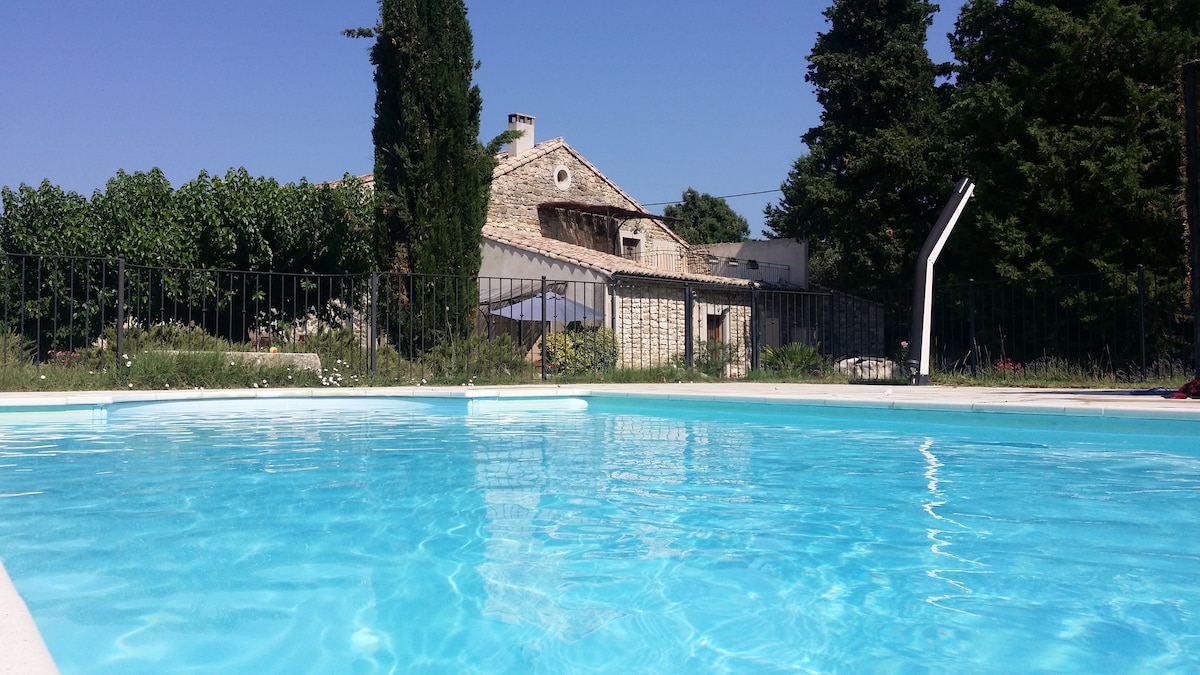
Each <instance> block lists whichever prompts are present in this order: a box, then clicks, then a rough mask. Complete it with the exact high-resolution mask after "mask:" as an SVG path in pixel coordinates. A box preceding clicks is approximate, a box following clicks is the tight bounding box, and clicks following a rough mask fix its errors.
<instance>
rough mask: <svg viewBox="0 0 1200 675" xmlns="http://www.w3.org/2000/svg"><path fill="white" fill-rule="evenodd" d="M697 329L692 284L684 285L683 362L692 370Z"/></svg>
mask: <svg viewBox="0 0 1200 675" xmlns="http://www.w3.org/2000/svg"><path fill="white" fill-rule="evenodd" d="M693 337H695V329H694V328H693V327H692V285H691V284H684V285H683V362H684V363H685V364H686V365H687V367H688V370H691V369H692V367H693V366H694V365H695V359H696V350H695V347H694V346H693V345H692V338H693Z"/></svg>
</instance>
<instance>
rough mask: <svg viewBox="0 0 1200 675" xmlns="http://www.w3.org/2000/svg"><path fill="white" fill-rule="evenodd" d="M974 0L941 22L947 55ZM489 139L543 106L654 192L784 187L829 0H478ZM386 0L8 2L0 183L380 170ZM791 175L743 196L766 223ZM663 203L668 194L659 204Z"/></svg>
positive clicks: (938, 39) (0, 20)
mask: <svg viewBox="0 0 1200 675" xmlns="http://www.w3.org/2000/svg"><path fill="white" fill-rule="evenodd" d="M960 4H961V3H960V2H959V1H958V0H950V1H949V2H946V3H944V5H945V7H946V8H947V9H945V10H943V12H942V13H941V14H940V15H939V17H938V20H937V24H936V25H935V27H934V29H933V30H932V31H931V35H932V38H933V39H932V40H931V44H930V48H931V50H932V51H933V54H934V57H935V58H936V59H948V58H949V49H948V47H947V45H946V40H945V37H944V36H945V34H946V33H947V32H949V31H950V30H951V29H952V27H953V22H954V18H955V16H954V15H955V14H956V13H957V8H958V6H959V5H960ZM467 5H468V7H469V18H470V20H471V26H472V30H473V32H474V36H475V58H476V59H477V60H479V61H481V62H482V64H483V67H482V68H481V69H480V70H479V71H477V72H476V81H477V83H478V84H479V85H480V87H481V89H482V91H483V100H484V108H483V128H482V135H483V140H485V141H486V140H487V139H490V138H491V137H493V136H495V135H496V134H498V133H500V132H501V131H503V130H504V128H505V123H506V115H507V114H508V113H510V112H521V113H526V114H529V115H533V116H535V117H536V118H537V127H536V135H537V139H538V140H547V139H550V138H554V137H556V136H562V137H564V138H565V139H566V141H567V142H568V143H570V144H571V145H572V146H573V147H574V148H575V149H576V150H578V151H579V152H581V153H582V154H583V155H584V156H585V157H587V158H588V159H589V160H591V161H592V163H593V164H595V165H596V166H597V167H598V168H599V169H600V170H601V171H603V172H604V173H605V174H606V175H608V176H609V178H611V179H613V180H614V181H616V182H617V184H618V185H620V186H621V187H623V188H624V189H625V190H626V191H627V192H629V193H630V194H631V195H633V197H634V198H635V199H637V200H639V201H640V202H642V203H643V204H654V203H657V202H666V201H670V200H677V199H679V195H680V193H681V192H682V191H683V190H684V189H685V188H687V187H689V186H691V187H694V188H696V189H697V190H699V191H701V192H708V193H710V194H714V195H732V194H738V193H745V192H757V191H762V190H772V189H776V188H778V187H779V184H780V183H781V182H782V181H783V180H784V178H785V177H786V175H787V171H788V169H789V168H790V167H791V163H792V161H793V160H794V159H795V158H796V157H797V156H799V155H800V154H801V152H802V151H803V147H802V145H801V143H800V135H801V134H803V133H804V132H805V131H806V130H807V129H808V128H809V127H812V126H814V125H815V124H817V123H818V121H819V116H820V109H819V108H818V107H817V105H816V99H815V96H814V95H813V92H812V88H811V87H810V86H809V85H808V84H806V83H805V82H804V72H805V67H806V62H805V57H806V55H807V54H808V53H809V51H810V50H811V49H812V45H813V41H814V39H815V38H816V35H817V32H818V31H821V30H824V29H825V26H826V24H825V23H824V19H823V17H822V16H821V12H822V11H823V10H824V8H825V7H826V5H827V3H825V2H821V1H818V0H754V1H752V2H746V3H731V2H727V1H720V2H718V1H716V0H652V1H647V0H605V2H586V3H585V2H563V1H562V0H557V1H551V0H522V1H520V2H517V1H515V0H469V1H468V3H467ZM377 16H378V3H377V0H338V1H336V2H331V1H329V0H322V1H319V2H318V1H315V0H289V1H286V2H285V1H284V0H208V1H206V2H173V1H170V2H164V1H162V0H121V1H119V2H94V1H89V0H55V1H54V2H49V1H47V2H41V1H35V2H17V1H15V0H4V2H0V64H2V65H3V72H4V77H3V79H2V80H0V186H9V187H13V188H15V187H16V186H17V185H19V184H20V183H27V184H30V185H36V184H38V183H40V182H41V181H42V180H43V179H49V180H50V181H51V182H52V183H54V184H57V185H59V186H61V187H63V188H64V189H67V190H73V191H76V192H79V193H81V194H84V195H88V196H90V195H91V193H92V191H93V190H96V189H98V188H102V187H103V186H104V183H105V181H107V180H108V179H109V178H111V177H112V176H113V175H114V174H115V173H116V171H117V170H118V169H124V170H125V171H128V172H132V171H144V170H148V169H150V168H152V167H155V166H157V167H159V168H161V169H162V170H163V171H164V172H165V173H166V175H167V177H168V179H170V181H171V183H172V184H173V185H175V186H176V187H178V186H179V185H181V184H183V183H185V182H187V181H189V180H191V179H193V178H195V177H196V176H197V174H199V172H200V171H201V170H202V169H203V170H207V171H208V172H210V173H217V174H224V173H225V171H226V170H227V169H229V168H230V167H240V166H244V167H246V169H248V170H249V171H250V172H251V173H252V174H254V175H264V176H271V177H274V178H276V179H278V180H279V181H280V182H294V181H298V180H299V179H300V178H302V177H305V178H307V179H308V180H309V181H313V182H316V181H323V180H330V179H334V178H340V177H341V176H342V175H343V174H345V173H347V172H349V173H354V174H361V173H367V172H369V171H371V169H372V163H373V160H372V152H373V150H372V145H371V124H372V117H373V106H374V96H375V92H374V84H373V82H372V68H371V64H370V62H369V61H368V58H367V49H368V47H369V44H370V43H369V41H368V40H351V39H348V38H345V37H342V36H341V35H340V34H339V31H340V30H341V29H342V28H347V27H351V26H366V25H373V24H374V23H375V21H376V19H377ZM776 198H777V195H776V194H766V195H756V196H749V197H739V198H732V199H730V200H729V203H730V204H731V205H732V206H733V207H734V209H736V210H737V211H738V212H739V213H741V214H742V215H744V216H745V217H746V218H747V219H748V220H749V221H750V223H751V227H752V230H753V231H754V232H756V233H757V232H758V230H759V229H760V227H761V224H762V209H763V207H764V206H765V205H766V204H767V203H768V202H771V201H773V200H774V199H776ZM649 208H651V209H652V210H655V211H661V206H651V207H649Z"/></svg>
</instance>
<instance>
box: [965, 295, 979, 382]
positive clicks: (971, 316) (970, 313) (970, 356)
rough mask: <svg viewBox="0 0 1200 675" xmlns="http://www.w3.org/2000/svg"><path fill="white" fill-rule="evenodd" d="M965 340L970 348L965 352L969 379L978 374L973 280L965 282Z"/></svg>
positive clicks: (977, 343) (977, 342)
mask: <svg viewBox="0 0 1200 675" xmlns="http://www.w3.org/2000/svg"><path fill="white" fill-rule="evenodd" d="M967 332H968V333H970V335H968V336H967V338H968V339H969V340H970V341H971V346H970V349H969V351H968V352H967V362H968V363H969V364H970V366H971V377H975V376H977V375H978V374H979V341H978V340H977V339H976V338H975V280H974V279H968V280H967Z"/></svg>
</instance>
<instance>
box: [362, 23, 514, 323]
mask: <svg viewBox="0 0 1200 675" xmlns="http://www.w3.org/2000/svg"><path fill="white" fill-rule="evenodd" d="M380 4H381V14H380V22H379V25H378V26H377V27H376V28H375V29H373V30H369V31H361V30H360V31H350V33H352V34H357V35H363V34H373V35H374V37H375V44H374V46H373V47H372V49H371V63H372V64H374V66H375V85H376V99H375V126H374V129H373V132H372V135H373V138H374V141H375V190H376V204H377V219H378V221H379V223H380V225H381V228H382V229H383V230H384V232H386V240H387V243H386V244H385V246H384V248H385V250H384V251H383V253H382V255H383V257H384V262H385V263H387V264H390V265H391V267H392V269H393V270H396V271H399V272H410V273H413V274H414V275H433V274H438V275H447V276H448V277H452V278H453V280H451V279H450V278H442V279H438V280H434V279H432V278H428V277H422V278H420V279H419V280H418V283H420V284H422V285H423V286H424V288H425V291H424V292H422V293H421V301H422V303H428V304H427V305H426V306H427V307H429V308H432V307H439V311H438V312H437V314H438V316H437V317H434V318H433V321H434V322H435V323H438V324H441V323H442V321H443V318H442V311H443V310H442V309H440V308H448V309H449V311H448V313H447V314H448V316H446V317H445V319H444V320H445V321H446V322H447V323H446V324H445V325H442V326H440V327H441V328H448V329H449V330H450V331H451V332H462V331H463V330H465V328H466V325H467V319H468V317H469V314H470V310H471V308H472V307H474V305H475V303H476V301H477V299H476V298H475V295H476V294H475V291H474V289H475V283H476V282H475V279H476V277H477V275H478V274H479V266H480V244H481V242H482V235H481V231H482V228H483V224H484V221H485V219H486V217H487V201H488V190H489V182H490V180H491V172H492V168H493V166H494V160H493V158H492V157H491V155H490V154H489V153H488V152H487V149H485V148H484V147H483V146H482V145H481V144H480V143H479V116H480V110H481V108H482V106H483V103H482V99H481V97H480V93H479V87H478V86H473V85H472V84H471V76H472V72H473V71H474V69H475V67H476V64H475V61H474V56H473V51H472V50H473V48H472V38H471V28H470V25H469V23H468V22H467V10H466V6H465V5H464V3H463V1H462V0H382V1H381V3H380ZM411 293H412V291H410V295H411ZM425 325H429V322H428V321H426V322H425Z"/></svg>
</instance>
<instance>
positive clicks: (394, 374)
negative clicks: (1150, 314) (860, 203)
mask: <svg viewBox="0 0 1200 675" xmlns="http://www.w3.org/2000/svg"><path fill="white" fill-rule="evenodd" d="M113 342H115V340H109V341H107V343H106V344H107V345H112V344H113ZM122 347H123V353H122V354H117V353H116V352H115V349H113V348H112V347H108V346H98V347H94V348H89V349H86V350H79V351H74V352H69V353H68V352H57V353H55V354H52V355H49V356H48V360H46V361H44V362H42V363H41V364H36V365H35V364H34V360H33V348H32V346H31V345H30V344H28V343H27V342H24V341H22V340H20V339H18V338H16V337H15V336H13V335H11V334H10V335H8V336H7V337H5V336H3V335H0V391H96V390H131V389H137V390H171V389H175V390H179V389H200V388H204V389H230V388H255V387H257V388H278V387H328V388H333V387H345V386H365V387H378V386H417V385H451V386H485V385H504V384H531V383H539V382H541V381H542V380H541V373H540V371H539V370H538V368H537V366H535V365H534V364H531V363H529V362H528V361H527V360H525V358H524V355H523V354H520V353H519V350H518V349H517V347H516V346H515V345H513V344H512V343H511V342H510V341H507V340H506V339H495V340H485V339H482V338H477V337H473V338H467V339H464V340H460V341H455V342H452V343H447V344H446V345H442V346H441V347H439V348H437V349H434V350H431V351H429V352H427V353H424V354H420V355H418V356H416V357H415V358H412V359H404V358H402V357H401V356H400V355H399V353H398V352H397V351H396V349H395V348H394V347H391V346H390V345H379V346H377V348H376V363H377V372H376V373H374V374H372V373H371V372H370V369H369V367H368V363H369V359H368V354H367V347H366V346H365V345H363V344H362V342H361V340H360V338H359V337H358V336H355V335H352V334H350V333H348V332H343V331H329V332H326V333H323V334H321V335H319V336H314V339H312V340H310V341H309V342H308V343H307V344H303V345H296V344H289V345H286V346H285V351H305V352H315V353H317V354H318V355H319V356H320V357H321V364H322V370H321V372H319V373H318V372H312V371H306V370H301V369H298V368H295V367H289V366H287V365H259V364H255V363H253V362H244V361H241V360H239V359H236V358H230V357H229V356H228V353H229V352H238V351H245V350H246V347H245V345H240V344H230V343H229V342H227V341H224V340H220V339H217V338H213V337H211V336H206V335H204V334H203V333H199V332H198V331H195V330H194V329H190V328H184V327H168V328H165V329H152V330H150V331H131V332H130V334H129V335H128V337H127V338H126V339H125V340H124V341H123V345H122ZM183 348H187V349H188V350H187V351H186V352H184V353H179V352H178V351H176V350H179V349H183ZM193 350H194V351H193ZM705 354H706V355H711V354H709V352H705ZM716 357H719V358H712V359H708V360H703V359H701V360H699V361H702V362H698V363H697V365H696V367H695V368H687V367H685V366H683V365H682V363H680V362H679V361H678V360H676V361H673V362H671V363H668V364H664V365H660V366H656V367H653V368H645V369H636V370H635V369H628V370H626V369H621V370H618V369H608V370H603V369H602V370H590V369H589V370H587V371H584V372H575V373H552V375H551V377H550V379H549V381H550V382H554V383H558V384H590V383H616V384H634V383H670V382H689V383H693V382H729V381H746V382H761V383H774V382H778V383H813V384H844V383H847V382H848V380H847V377H846V376H845V375H844V374H840V373H836V372H834V371H833V369H832V367H830V361H829V360H828V359H826V358H823V357H820V356H819V355H818V354H817V353H816V350H815V349H812V348H804V349H795V350H790V351H789V350H774V351H769V352H765V353H764V357H765V358H764V360H763V364H762V365H763V367H762V368H760V369H759V370H756V371H751V372H749V373H746V374H745V375H744V376H743V377H741V378H738V380H731V379H728V378H725V377H722V376H721V374H720V373H721V372H722V371H723V369H724V368H723V365H722V367H719V368H718V367H713V366H714V365H715V364H718V363H720V364H723V362H724V361H725V360H726V359H725V358H724V357H725V355H724V354H716ZM931 379H932V381H933V383H934V384H941V385H952V386H992V387H1031V388H1049V387H1058V388H1072V389H1097V388H1104V389H1148V388H1153V387H1164V388H1169V389H1176V388H1178V387H1179V386H1180V385H1182V384H1183V383H1185V382H1187V381H1189V380H1190V379H1191V371H1190V370H1189V369H1187V368H1185V367H1184V364H1183V363H1181V362H1178V361H1159V362H1155V363H1153V364H1151V365H1150V367H1149V368H1148V372H1147V377H1146V378H1145V379H1142V378H1141V373H1140V368H1136V367H1132V366H1130V367H1127V368H1125V369H1123V370H1117V371H1113V370H1112V369H1111V367H1108V366H1105V365H1104V364H1092V365H1078V364H1071V363H1067V362H1066V361H1063V360H1061V359H1052V358H1047V359H1041V360H1038V361H1034V362H1031V363H1028V364H1011V363H1007V362H1005V363H1000V364H992V365H990V366H983V367H981V368H979V370H978V374H977V375H975V376H971V375H970V374H969V373H968V372H967V371H966V369H964V368H962V367H961V366H957V367H956V368H955V369H954V370H953V371H949V372H937V371H935V372H934V373H933V374H932V377H931ZM872 383H873V384H889V385H903V384H905V383H904V382H903V381H889V382H883V381H880V382H872Z"/></svg>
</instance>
